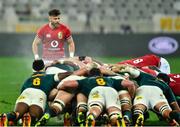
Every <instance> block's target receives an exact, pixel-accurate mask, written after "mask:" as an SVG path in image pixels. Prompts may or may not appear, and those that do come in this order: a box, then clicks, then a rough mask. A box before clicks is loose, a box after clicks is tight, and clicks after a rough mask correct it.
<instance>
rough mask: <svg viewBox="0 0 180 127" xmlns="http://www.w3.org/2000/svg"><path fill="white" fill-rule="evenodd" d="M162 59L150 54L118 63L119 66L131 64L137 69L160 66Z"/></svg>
mask: <svg viewBox="0 0 180 127" xmlns="http://www.w3.org/2000/svg"><path fill="white" fill-rule="evenodd" d="M159 62H160V58H159V57H158V56H156V55H153V54H149V55H145V56H142V57H137V58H134V59H130V60H125V61H122V62H118V64H130V65H133V66H136V67H144V66H156V67H158V66H159Z"/></svg>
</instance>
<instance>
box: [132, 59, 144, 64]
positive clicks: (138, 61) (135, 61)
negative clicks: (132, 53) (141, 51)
mask: <svg viewBox="0 0 180 127" xmlns="http://www.w3.org/2000/svg"><path fill="white" fill-rule="evenodd" d="M142 61H143V59H136V60H134V61H133V63H134V64H138V63H141V62H142Z"/></svg>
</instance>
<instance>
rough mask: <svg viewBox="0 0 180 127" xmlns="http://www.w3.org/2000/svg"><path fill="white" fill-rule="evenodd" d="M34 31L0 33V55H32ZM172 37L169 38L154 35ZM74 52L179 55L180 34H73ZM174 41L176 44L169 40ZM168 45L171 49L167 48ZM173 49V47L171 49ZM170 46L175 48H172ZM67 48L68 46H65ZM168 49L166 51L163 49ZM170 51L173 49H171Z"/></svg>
mask: <svg viewBox="0 0 180 127" xmlns="http://www.w3.org/2000/svg"><path fill="white" fill-rule="evenodd" d="M34 36H35V34H15V33H8V34H7V33H1V34H0V48H1V50H0V56H32V51H31V47H32V46H31V45H32V41H33V39H34ZM159 37H160V38H162V37H165V38H171V39H169V40H165V39H159V40H158V39H156V38H159ZM73 38H74V40H75V44H76V55H88V56H95V57H96V56H97V57H102V56H110V57H111V56H141V55H144V54H149V53H154V54H157V55H160V56H161V55H163V56H176V57H177V56H180V50H179V48H178V45H179V42H180V36H179V34H125V35H121V34H73ZM152 39H154V45H155V46H156V45H158V44H159V43H158V42H159V41H161V42H162V43H161V45H162V46H161V45H160V46H159V45H158V48H160V49H159V50H162V51H164V53H163V54H162V53H160V54H159V53H156V52H153V51H152V50H150V49H149V48H148V45H149V43H150V41H151V42H152ZM172 41H176V43H174V42H173V43H172ZM175 46H176V47H175ZM169 47H170V49H168V48H169ZM171 48H172V49H171ZM173 48H176V50H174V49H173ZM66 50H67V49H66ZM166 50H168V52H166ZM169 50H174V51H170V52H169Z"/></svg>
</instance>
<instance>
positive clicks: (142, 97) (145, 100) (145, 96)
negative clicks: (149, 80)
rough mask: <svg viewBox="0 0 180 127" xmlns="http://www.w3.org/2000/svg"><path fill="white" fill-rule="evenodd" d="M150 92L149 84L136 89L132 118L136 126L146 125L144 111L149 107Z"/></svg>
mask: <svg viewBox="0 0 180 127" xmlns="http://www.w3.org/2000/svg"><path fill="white" fill-rule="evenodd" d="M149 94H150V93H149V86H141V87H139V88H138V89H137V90H136V97H135V98H134V101H133V119H132V120H133V124H134V125H135V126H136V127H139V126H143V125H144V113H145V112H146V111H147V110H148V109H149Z"/></svg>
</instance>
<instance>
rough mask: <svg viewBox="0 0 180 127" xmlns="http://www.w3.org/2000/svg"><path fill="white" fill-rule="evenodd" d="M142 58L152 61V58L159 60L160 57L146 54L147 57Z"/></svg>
mask: <svg viewBox="0 0 180 127" xmlns="http://www.w3.org/2000/svg"><path fill="white" fill-rule="evenodd" d="M142 57H144V58H149V59H150V58H151V59H153V58H155V59H160V57H159V56H157V55H155V54H147V55H144V56H142Z"/></svg>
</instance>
